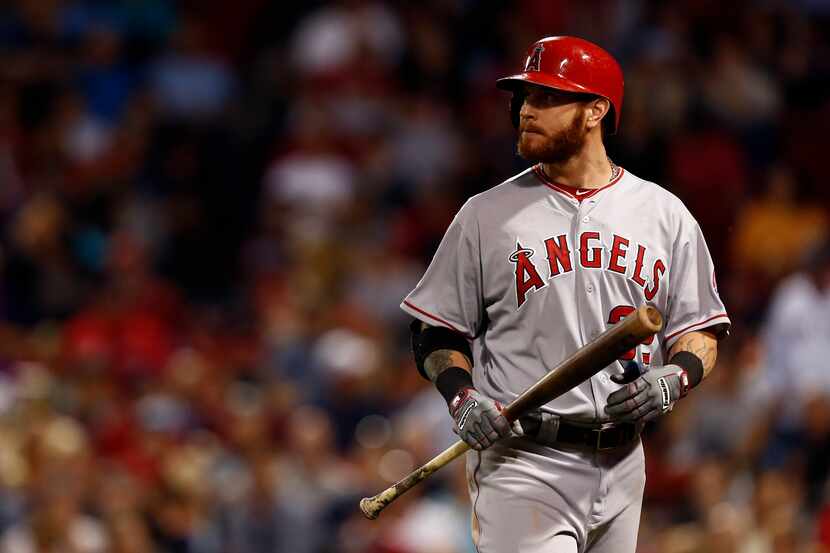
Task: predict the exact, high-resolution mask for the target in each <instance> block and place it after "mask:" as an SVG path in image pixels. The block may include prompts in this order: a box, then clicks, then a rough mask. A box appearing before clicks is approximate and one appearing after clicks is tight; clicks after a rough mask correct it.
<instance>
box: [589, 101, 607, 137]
mask: <svg viewBox="0 0 830 553" xmlns="http://www.w3.org/2000/svg"><path fill="white" fill-rule="evenodd" d="M610 110H611V102H609V101H608V100H607V99H606V98H595V99H593V100H591V101H590V102H588V116H587V117H586V118H585V124H586V125H587V126H588V129H589V130H590V129H593V128H594V127H598V126H600V125H601V124H602V119H603V118H604V117H605V116H606V115H607V114H608V112H609V111H610Z"/></svg>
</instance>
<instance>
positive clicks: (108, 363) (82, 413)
mask: <svg viewBox="0 0 830 553" xmlns="http://www.w3.org/2000/svg"><path fill="white" fill-rule="evenodd" d="M551 34H576V35H579V36H583V37H585V38H589V39H591V40H594V41H597V42H599V43H601V44H603V45H604V46H605V47H607V48H608V49H609V50H611V51H612V52H613V53H615V55H617V56H618V57H619V59H620V60H621V62H622V64H623V66H624V69H625V71H626V81H627V83H626V97H625V105H624V110H623V115H622V132H621V133H620V134H619V135H618V136H616V137H614V138H613V140H612V141H611V143H610V144H609V151H610V154H611V157H612V159H614V160H615V161H616V162H617V163H619V164H620V165H622V166H624V167H626V168H627V169H629V170H631V171H632V172H634V173H635V174H637V175H639V176H642V177H644V178H648V179H650V180H654V181H656V182H658V183H660V184H661V185H663V186H665V187H667V188H668V189H670V190H672V191H673V192H674V193H676V194H677V195H679V196H680V197H681V198H682V199H683V200H684V201H685V202H686V203H687V205H689V207H690V209H691V211H692V213H693V214H694V215H695V216H696V217H697V218H698V219H699V221H700V223H701V225H702V227H703V229H704V232H705V234H706V236H707V238H708V241H709V246H710V248H711V250H712V252H713V255H714V256H715V257H716V264H717V267H718V271H719V273H718V279H719V285H720V289H721V291H722V295H723V297H724V300H725V302H726V304H727V307H728V309H729V311H730V314H731V316H732V320H733V332H732V336H731V337H730V338H729V339H728V340H727V341H726V342H724V343H723V344H722V351H721V354H720V359H719V362H718V367H717V369H716V371H715V373H713V376H712V377H711V378H710V379H709V380H708V381H707V382H706V383H705V385H703V386H702V387H701V388H700V389H699V390H697V391H696V392H695V393H694V394H692V395H691V396H690V397H689V398H687V399H684V400H683V402H681V404H680V405H679V408H678V409H677V410H676V411H675V412H674V413H673V414H672V415H671V416H670V417H667V418H665V419H663V420H661V421H659V424H656V425H654V426H653V427H651V428H649V430H648V432H647V436H646V440H645V443H646V448H647V460H648V469H647V470H648V483H647V489H646V504H645V508H644V512H643V520H642V525H641V531H640V547H639V551H640V552H641V553H657V552H659V553H802V552H811V553H819V552H822V551H824V552H827V551H830V494H828V486H827V481H828V471H830V401H829V400H828V398H830V370H828V363H830V292H829V291H828V289H830V255H828V250H827V239H828V217H829V216H830V186H828V183H827V178H828V177H827V176H828V156H827V147H828V136H830V132H828V131H830V4H828V2H826V1H825V0H793V1H774V0H769V1H755V2H750V1H737V2H716V1H712V0H684V1H674V2H668V1H664V2H658V1H649V0H602V1H595V2H580V1H576V0H570V1H569V0H526V1H522V2H515V3H509V2H500V1H496V0H487V1H470V0H467V1H464V0H424V1H422V2H382V1H380V0H343V1H340V2H320V1H315V0H306V1H304V2H268V1H265V0H235V1H233V2H223V1H219V0H201V1H195V0H192V1H182V2H173V1H171V0H113V1H104V0H86V1H83V0H65V1H59V0H11V1H6V2H3V3H2V4H0V214H1V215H2V216H1V217H0V553H28V552H35V551H38V552H49V553H52V552H58V551H61V552H67V551H71V552H75V553H94V552H105V551H106V552H110V551H111V552H117V553H127V552H136V553H138V552H152V551H159V552H193V553H214V552H230V553H247V552H266V551H267V552H281V553H362V552H366V553H427V552H429V553H473V551H474V549H473V546H472V544H471V543H470V538H469V517H468V512H469V507H468V502H467V498H466V491H465V482H464V475H463V472H462V470H463V469H462V467H463V464H462V463H460V462H458V463H455V466H454V467H453V468H451V469H448V470H446V471H445V472H444V474H442V475H440V476H436V477H434V478H433V479H431V481H430V482H429V484H428V485H424V486H420V487H419V489H418V490H416V491H413V492H411V493H410V494H409V495H408V496H406V497H405V499H402V500H401V501H400V502H399V504H396V505H395V506H394V507H393V508H390V509H389V510H388V511H387V512H386V513H384V515H383V516H382V518H381V519H380V520H379V521H376V522H369V521H365V520H363V519H362V518H361V516H360V515H359V513H358V510H357V501H358V499H359V498H360V497H362V496H364V495H367V494H373V493H375V492H376V491H379V490H380V489H382V488H384V487H386V486H387V485H388V484H389V482H391V481H394V480H395V479H397V478H398V477H400V476H401V475H403V474H404V473H405V472H406V471H408V470H409V469H411V468H412V467H413V466H414V465H415V464H416V463H419V462H421V461H423V460H425V459H427V458H429V457H431V456H432V455H433V454H435V453H436V452H438V451H439V450H441V449H443V448H444V447H445V446H446V445H447V444H449V443H450V442H451V441H452V439H453V435H452V433H451V431H450V424H449V422H450V419H449V417H448V416H447V414H446V406H445V405H444V403H443V400H442V399H441V398H440V396H439V395H438V394H437V393H436V392H435V391H434V390H433V389H432V387H431V386H430V385H429V384H428V383H426V382H424V381H423V380H421V379H420V377H419V376H418V375H417V373H416V371H415V369H414V367H413V364H412V362H411V360H410V355H409V353H408V332H407V322H408V321H407V320H406V317H405V316H404V314H403V312H401V311H400V310H399V309H398V303H399V301H400V300H401V299H402V297H403V296H404V294H405V293H406V292H407V291H409V290H410V288H411V287H412V286H413V285H414V284H415V282H416V281H417V280H418V278H419V277H420V275H421V273H422V271H423V269H424V268H425V266H426V263H428V261H429V259H430V258H431V255H432V253H433V251H434V248H435V247H436V245H437V242H438V240H439V239H440V237H441V235H442V234H443V231H444V230H445V228H446V226H447V224H448V222H449V220H450V218H451V217H452V215H453V214H454V212H455V210H456V209H457V208H458V207H459V206H460V205H461V203H462V202H463V201H464V199H465V198H466V197H468V196H469V195H471V194H474V193H477V192H479V191H481V190H483V189H485V188H488V187H490V186H493V185H495V184H497V183H498V182H500V181H501V180H503V179H504V178H506V177H508V176H510V175H512V174H514V173H515V172H517V171H519V170H520V169H522V168H523V167H524V164H523V163H522V161H521V160H520V159H517V158H516V157H514V155H513V153H512V151H513V140H514V133H513V130H512V128H511V126H510V123H509V121H508V115H507V111H506V109H507V98H506V97H505V96H504V94H503V93H501V92H498V91H497V90H496V89H495V87H494V80H495V78H496V77H498V76H501V75H505V74H507V73H509V72H512V71H513V70H514V69H515V68H516V67H517V64H518V63H520V61H521V58H522V55H523V54H522V53H523V52H524V49H525V48H526V46H527V45H528V44H530V43H531V42H532V41H534V40H535V39H537V38H539V37H541V36H546V35H551ZM822 245H824V249H822Z"/></svg>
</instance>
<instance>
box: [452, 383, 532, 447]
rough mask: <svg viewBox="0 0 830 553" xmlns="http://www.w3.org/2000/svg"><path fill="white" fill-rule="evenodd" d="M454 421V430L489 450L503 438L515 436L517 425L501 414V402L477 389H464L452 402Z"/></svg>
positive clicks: (472, 443) (460, 435)
mask: <svg viewBox="0 0 830 553" xmlns="http://www.w3.org/2000/svg"><path fill="white" fill-rule="evenodd" d="M449 408H450V415H452V418H453V420H454V421H455V427H454V428H453V431H454V432H455V433H456V434H458V435H459V437H460V438H461V439H462V440H464V441H465V442H466V443H467V445H469V446H470V447H471V448H473V449H475V450H476V451H481V450H482V449H487V448H488V447H490V446H491V445H493V443H495V442H496V441H497V440H499V439H501V438H506V437H508V436H511V435H514V433H515V432H514V426H515V427H516V428H518V424H516V425H511V424H510V422H508V420H507V417H505V416H504V415H502V414H501V410H502V406H501V404H499V402H497V401H494V400H492V399H490V398H489V397H486V396H484V395H482V394H481V393H480V392H479V391H478V390H476V389H475V388H469V387H468V388H462V390H461V391H460V392H458V394H456V396H455V397H454V398H453V400H452V401H451V402H450V405H449Z"/></svg>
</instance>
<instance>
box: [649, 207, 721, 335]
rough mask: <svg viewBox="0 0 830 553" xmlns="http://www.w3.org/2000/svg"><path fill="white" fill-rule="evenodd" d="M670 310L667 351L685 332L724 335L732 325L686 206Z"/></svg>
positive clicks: (699, 233)
mask: <svg viewBox="0 0 830 553" xmlns="http://www.w3.org/2000/svg"><path fill="white" fill-rule="evenodd" d="M667 311H668V313H667V314H666V315H667V316H666V328H665V330H664V336H665V340H664V344H665V346H666V350H669V349H670V348H671V347H672V345H674V342H675V341H676V340H677V339H678V338H680V337H681V336H682V335H683V334H686V333H687V332H692V331H696V330H707V331H709V332H713V333H714V334H715V335H716V336H717V337H718V338H722V337H724V336H726V334H727V332H728V330H729V325H730V324H731V323H730V321H729V316H728V315H727V313H726V308H725V307H724V305H723V302H722V301H721V299H720V296H719V295H718V288H717V281H716V279H715V265H714V263H713V262H712V256H711V255H710V254H709V248H708V247H707V246H706V240H705V239H704V237H703V232H702V231H701V230H700V225H698V223H697V221H695V219H694V218H693V217H692V215H691V214H690V213H689V212H688V211H687V210H686V209H685V208H684V209H683V213H682V214H681V221H680V225H679V229H678V233H677V241H676V242H675V245H674V249H673V255H672V261H671V278H670V281H669V301H668V308H667Z"/></svg>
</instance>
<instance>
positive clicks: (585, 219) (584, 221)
mask: <svg viewBox="0 0 830 553" xmlns="http://www.w3.org/2000/svg"><path fill="white" fill-rule="evenodd" d="M590 220H591V218H590V217H588V216H587V215H586V216H585V217H583V218H582V222H583V223H587V222H588V221H590Z"/></svg>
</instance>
